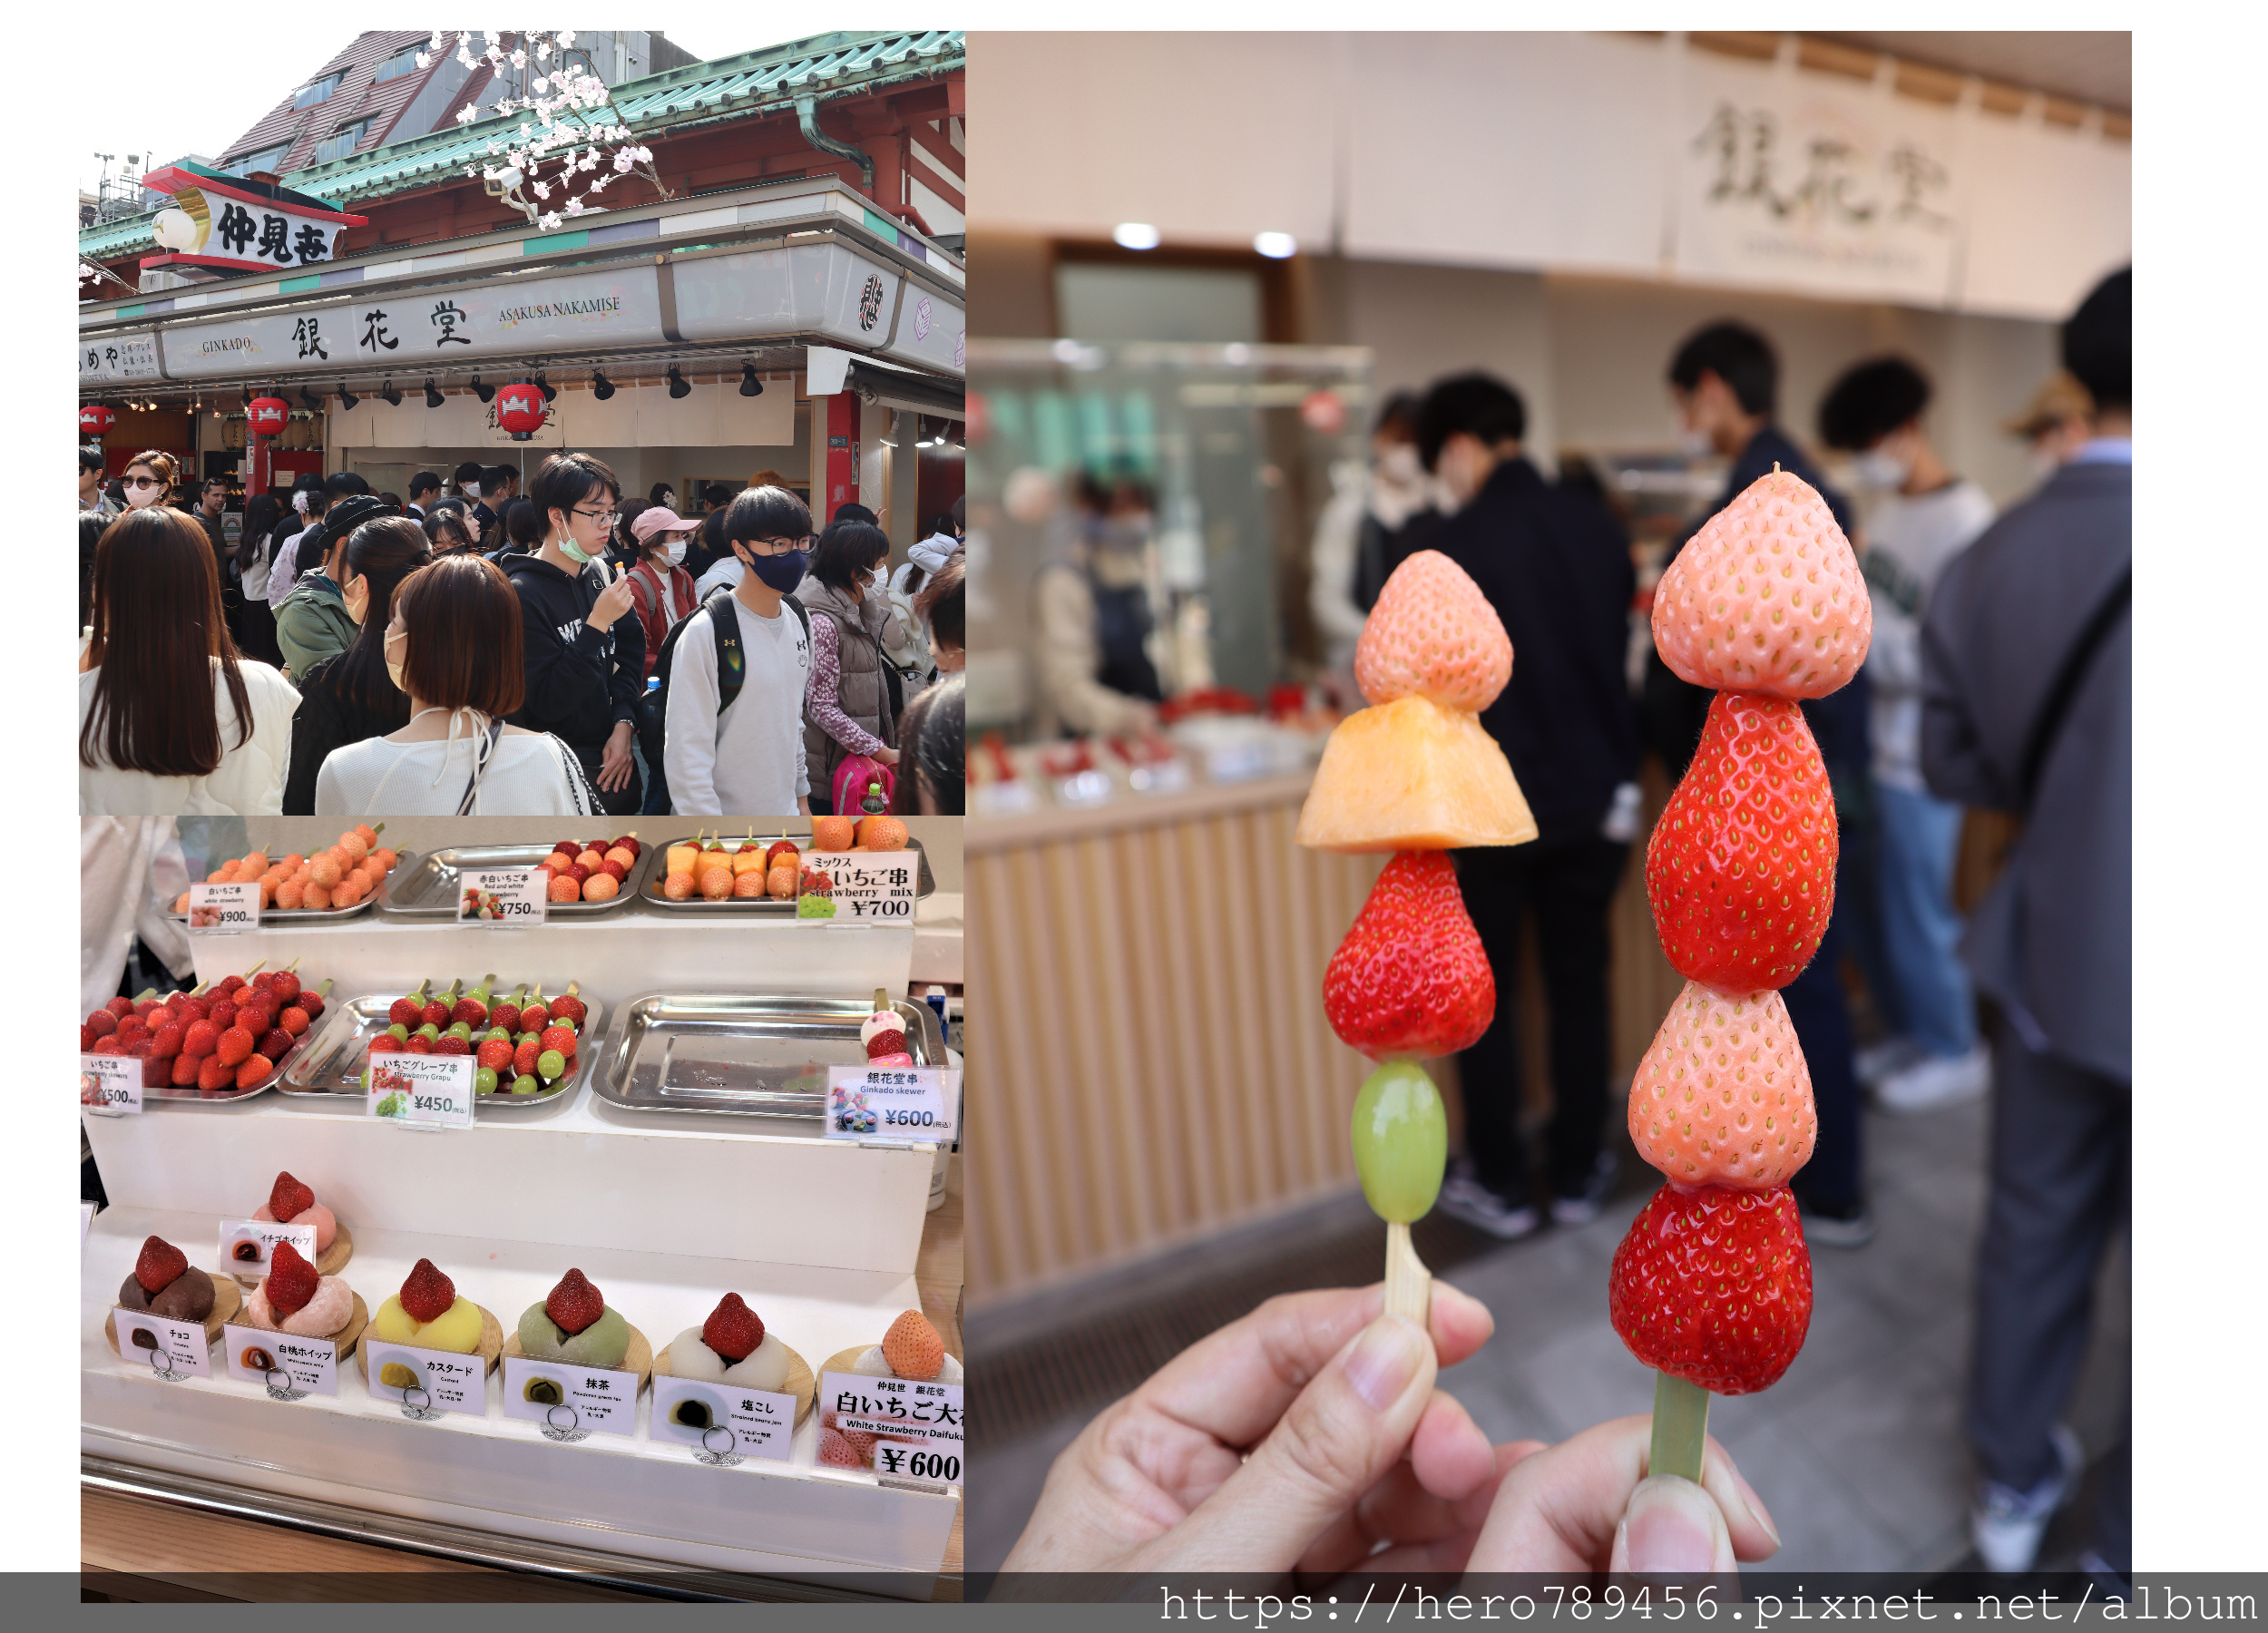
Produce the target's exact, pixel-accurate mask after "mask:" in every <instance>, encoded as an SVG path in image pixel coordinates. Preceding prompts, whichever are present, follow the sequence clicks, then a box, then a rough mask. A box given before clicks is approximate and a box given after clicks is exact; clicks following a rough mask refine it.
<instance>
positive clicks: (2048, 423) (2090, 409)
mask: <svg viewBox="0 0 2268 1633" xmlns="http://www.w3.org/2000/svg"><path fill="white" fill-rule="evenodd" d="M2094 416H2095V399H2094V398H2092V397H2090V396H2088V395H2087V387H2086V386H2082V385H2080V384H2079V383H2078V381H2077V379H2075V378H2074V377H2073V376H2072V374H2071V371H2070V370H2069V369H2068V368H2058V370H2056V372H2055V373H2053V374H2051V375H2049V376H2048V377H2047V379H2045V380H2044V381H2042V382H2041V383H2040V386H2039V389H2038V391H2036V392H2034V393H2033V394H2032V400H2031V401H2030V402H2029V403H2027V404H2026V405H2025V406H2024V412H2023V413H2021V414H2019V415H2015V416H2011V417H2010V418H2009V420H2008V421H2007V422H2006V425H2007V429H2008V433H2009V435H2010V436H2019V437H2021V438H2023V439H2024V441H2025V442H2026V443H2027V444H2028V445H2030V448H2031V455H2032V471H2033V473H2034V474H2036V475H2038V476H2042V477H2046V476H2051V475H2053V474H2055V471H2056V467H2057V466H2058V465H2060V464H2063V463H2064V461H2066V460H2068V459H2069V458H2070V457H2071V456H2072V455H2074V454H2077V452H2078V451H2079V450H2080V449H2081V448H2083V447H2085V446H2086V445H2087V442H2088V441H2089V439H2091V438H2092V437H2093V436H2094V435H2095V425H2094Z"/></svg>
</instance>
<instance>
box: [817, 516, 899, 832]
mask: <svg viewBox="0 0 2268 1633" xmlns="http://www.w3.org/2000/svg"><path fill="white" fill-rule="evenodd" d="M889 553H890V541H889V539H888V538H886V537H885V535H884V533H883V532H882V530H881V529H880V528H879V527H875V526H874V525H872V524H871V523H865V522H845V521H842V520H841V519H840V518H839V517H838V518H837V519H836V521H834V522H832V523H828V525H827V528H826V532H824V533H821V534H820V535H819V542H818V544H817V547H816V548H815V549H814V550H813V551H812V552H811V570H810V572H809V573H808V575H807V577H806V578H805V579H804V581H803V582H802V583H801V584H799V585H797V589H796V599H797V601H801V602H802V603H803V605H804V608H805V610H806V611H808V612H809V613H810V614H811V678H810V680H809V681H808V683H807V686H806V688H805V692H804V704H803V708H804V721H805V724H804V734H803V735H804V759H805V763H806V764H807V766H808V767H809V771H810V782H811V809H812V812H813V814H814V815H816V816H821V817H825V816H828V815H830V814H836V813H835V807H834V802H833V801H834V788H835V771H836V767H838V766H840V765H841V764H842V763H843V761H844V760H845V759H846V758H849V757H850V756H852V755H854V754H863V755H865V757H866V758H868V759H871V760H874V761H876V762H878V763H879V764H882V765H885V766H889V767H893V768H894V767H895V766H896V765H897V763H898V751H897V722H898V716H899V715H900V714H901V713H903V712H904V708H905V698H904V681H903V680H902V678H901V677H900V676H899V675H898V673H897V670H895V668H894V667H893V665H892V664H891V662H890V660H889V657H888V655H887V654H886V653H885V651H884V650H883V632H884V631H885V628H886V627H887V625H888V621H889V616H890V607H889V600H888V596H887V592H885V591H877V590H876V588H875V569H876V568H877V567H879V566H880V564H881V562H883V560H884V558H885V557H886V556H888V554H889ZM840 814H841V815H845V816H847V815H850V814H851V813H849V812H843V813H840Z"/></svg>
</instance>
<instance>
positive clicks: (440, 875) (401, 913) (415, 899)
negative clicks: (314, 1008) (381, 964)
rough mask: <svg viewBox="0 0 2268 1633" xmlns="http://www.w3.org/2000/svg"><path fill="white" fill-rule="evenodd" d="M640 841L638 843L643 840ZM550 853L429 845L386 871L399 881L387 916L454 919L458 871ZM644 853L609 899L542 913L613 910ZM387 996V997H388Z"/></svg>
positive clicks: (525, 863) (531, 848)
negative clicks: (413, 858)
mask: <svg viewBox="0 0 2268 1633" xmlns="http://www.w3.org/2000/svg"><path fill="white" fill-rule="evenodd" d="M643 843H644V841H643V840H640V844H641V845H642V844H643ZM551 854H552V847H551V846H548V845H448V846H442V847H441V848H440V849H439V850H435V851H427V852H426V853H425V855H424V856H420V857H418V858H417V865H416V866H415V868H414V869H413V868H412V867H411V866H410V865H409V864H408V862H407V860H406V859H405V860H404V862H403V863H402V865H399V866H397V867H396V868H395V869H394V870H393V872H391V873H389V874H387V875H386V881H385V882H386V884H388V885H392V884H394V882H395V881H396V879H397V878H398V879H399V880H400V881H401V883H400V885H399V886H398V887H396V889H394V890H393V891H391V892H390V893H388V895H387V896H386V903H385V910H386V917H388V918H406V919H424V920H426V921H431V920H434V919H445V920H448V921H451V922H455V918H456V909H457V900H458V896H457V891H458V884H457V881H458V879H459V877H460V876H461V875H463V874H464V871H465V870H467V869H477V868H483V867H533V866H534V865H536V864H537V863H538V862H541V861H542V860H543V858H544V857H546V856H550V855H551ZM645 865H646V858H645V857H644V856H640V857H639V858H638V867H636V868H632V869H631V875H630V877H629V878H627V879H625V880H623V881H622V888H621V891H619V892H618V893H617V894H616V895H615V897H614V899H613V900H612V901H611V902H553V903H552V904H550V905H548V906H546V907H545V908H544V909H543V913H544V916H545V917H546V918H555V919H579V918H598V917H600V916H601V914H609V913H612V912H614V911H616V910H617V909H619V908H620V907H621V906H622V905H623V904H624V903H626V902H628V901H629V900H630V899H631V895H632V894H633V892H632V886H633V885H635V884H636V883H637V879H638V872H639V868H642V867H644V866H645ZM389 1002H390V1001H389Z"/></svg>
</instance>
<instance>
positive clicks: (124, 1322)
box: [111, 1310, 212, 1384]
mask: <svg viewBox="0 0 2268 1633" xmlns="http://www.w3.org/2000/svg"><path fill="white" fill-rule="evenodd" d="M111 1320H112V1325H115V1326H116V1327H117V1329H118V1354H119V1357H120V1358H121V1359H122V1361H124V1362H125V1364H126V1366H127V1368H128V1369H129V1370H130V1371H131V1370H136V1369H139V1368H142V1367H145V1366H146V1367H148V1368H149V1369H150V1370H151V1371H152V1373H155V1374H157V1375H158V1376H159V1377H161V1378H162V1379H164V1380H165V1381H166V1382H167V1383H169V1384H174V1383H179V1382H180V1381H181V1380H182V1379H184V1378H209V1377H210V1376H211V1375H212V1361H211V1358H210V1354H208V1352H209V1351H210V1349H211V1347H212V1340H211V1339H210V1338H208V1337H207V1336H206V1335H205V1324H204V1323H203V1322H201V1321H168V1320H167V1319H166V1318H165V1317H164V1316H162V1315H151V1314H150V1313H149V1312H148V1311H146V1310H113V1311H112V1312H111Z"/></svg>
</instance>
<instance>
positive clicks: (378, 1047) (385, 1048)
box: [281, 1032, 402, 1055]
mask: <svg viewBox="0 0 2268 1633" xmlns="http://www.w3.org/2000/svg"><path fill="white" fill-rule="evenodd" d="M281 1036H282V1038H283V1040H284V1041H285V1042H287V1043H288V1042H289V1041H291V1034H290V1033H289V1032H284V1033H282V1034H281ZM401 1051H402V1045H400V1044H399V1043H396V1041H394V1034H393V1033H391V1032H380V1033H379V1034H378V1035H377V1036H376V1037H375V1038H373V1039H371V1040H370V1049H369V1052H370V1053H372V1054H374V1055H379V1054H399V1053H400V1052H401Z"/></svg>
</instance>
